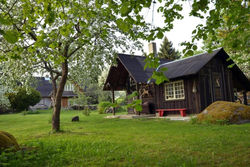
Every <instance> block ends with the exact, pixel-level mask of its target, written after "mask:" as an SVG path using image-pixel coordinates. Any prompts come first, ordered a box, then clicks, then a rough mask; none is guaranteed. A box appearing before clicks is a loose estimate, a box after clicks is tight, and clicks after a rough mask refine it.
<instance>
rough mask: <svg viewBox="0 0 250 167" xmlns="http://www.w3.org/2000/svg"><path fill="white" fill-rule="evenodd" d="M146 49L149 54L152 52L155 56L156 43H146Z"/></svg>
mask: <svg viewBox="0 0 250 167" xmlns="http://www.w3.org/2000/svg"><path fill="white" fill-rule="evenodd" d="M148 51H149V54H151V53H153V54H154V56H157V50H156V43H155V42H150V43H149V44H148Z"/></svg>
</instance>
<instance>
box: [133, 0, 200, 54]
mask: <svg viewBox="0 0 250 167" xmlns="http://www.w3.org/2000/svg"><path fill="white" fill-rule="evenodd" d="M159 6H160V4H159V3H156V5H155V8H154V9H155V10H154V25H155V26H162V24H164V18H163V17H162V16H161V14H160V13H158V12H157V8H158V7H159ZM190 10H191V5H190V4H189V3H188V2H185V3H184V4H183V11H182V15H183V16H184V18H183V19H182V20H176V21H175V22H174V28H173V29H172V30H171V31H170V32H166V33H165V34H164V35H165V36H167V38H168V39H169V40H170V41H171V42H172V43H173V46H174V48H176V49H178V50H179V51H181V50H182V49H183V47H182V46H181V45H180V44H181V42H184V41H191V37H192V31H193V30H194V29H195V27H196V26H197V25H198V24H202V23H205V21H204V20H203V21H202V20H201V19H198V18H195V17H190V16H189V12H190ZM143 14H144V17H145V20H146V21H147V22H148V23H151V22H152V6H151V8H150V9H145V10H144V11H143ZM155 42H156V44H157V50H159V48H160V44H161V43H162V39H157V40H155ZM201 42H202V41H200V42H199V43H198V47H200V46H201V45H202V43H201ZM143 43H144V51H146V52H148V42H146V41H145V42H143ZM136 54H141V53H140V52H139V51H138V52H136Z"/></svg>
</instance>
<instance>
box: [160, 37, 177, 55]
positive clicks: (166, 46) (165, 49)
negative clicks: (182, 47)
mask: <svg viewBox="0 0 250 167" xmlns="http://www.w3.org/2000/svg"><path fill="white" fill-rule="evenodd" d="M158 56H159V58H164V59H169V60H176V59H179V58H180V54H179V52H178V51H176V50H175V49H174V48H173V44H172V42H171V41H169V40H168V38H167V37H164V39H163V43H162V44H161V48H160V51H159V53H158Z"/></svg>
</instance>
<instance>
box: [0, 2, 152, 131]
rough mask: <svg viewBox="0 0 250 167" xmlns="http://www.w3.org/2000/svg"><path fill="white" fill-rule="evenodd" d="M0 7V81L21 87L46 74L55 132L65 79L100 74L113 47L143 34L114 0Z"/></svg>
mask: <svg viewBox="0 0 250 167" xmlns="http://www.w3.org/2000/svg"><path fill="white" fill-rule="evenodd" d="M131 2H132V1H131ZM0 3H1V5H0V16H1V17H0V18H1V20H5V21H6V22H8V24H4V25H2V26H1V33H2V34H3V36H4V37H5V39H7V41H6V40H5V39H3V38H1V39H0V49H1V50H0V51H1V52H0V56H1V58H2V62H1V67H2V71H1V73H2V75H1V78H2V79H4V80H6V85H9V84H10V83H14V84H15V83H16V81H19V82H22V84H23V85H26V84H29V78H31V76H32V74H33V73H46V74H49V75H50V78H51V80H52V85H53V92H52V104H53V118H52V130H54V131H59V130H60V110H61V98H62V93H63V90H64V86H65V83H66V81H67V80H68V78H76V77H77V76H79V75H77V74H79V73H81V71H83V70H84V71H85V73H87V74H89V75H88V76H89V77H92V74H93V73H98V72H100V71H101V69H102V67H103V66H104V64H105V63H109V64H110V62H111V61H112V60H113V59H114V53H115V52H116V51H117V50H116V48H121V49H123V50H128V49H129V48H133V47H131V46H137V44H138V43H137V42H136V41H135V40H136V39H137V38H139V37H140V36H141V37H142V36H144V34H143V32H144V31H146V29H145V28H147V25H146V24H145V23H144V21H143V20H142V19H141V17H140V15H139V14H138V12H136V11H131V10H128V7H129V6H126V8H124V5H122V4H121V3H120V2H115V1H105V2H104V1H88V0H81V1H79V0H64V1H62V0H46V1H44V0H37V1H34V0H24V1H19V0H9V1H1V2H0ZM128 5H129V4H128ZM134 5H136V6H137V4H136V3H134ZM138 5H140V4H138ZM144 5H146V6H149V5H150V4H144ZM136 6H135V7H133V8H134V9H136V8H137V7H136ZM128 14H129V15H128ZM13 34H14V35H13ZM86 71H88V72H86ZM88 76H85V77H88ZM7 81H9V82H7ZM10 81H12V82H10Z"/></svg>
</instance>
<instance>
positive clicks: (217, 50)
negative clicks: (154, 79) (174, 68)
mask: <svg viewBox="0 0 250 167" xmlns="http://www.w3.org/2000/svg"><path fill="white" fill-rule="evenodd" d="M221 49H223V48H222V47H220V48H218V49H214V50H213V51H212V52H211V53H214V52H219V51H220V50H221ZM205 54H208V52H205V53H201V54H197V55H193V56H190V57H185V58H183V59H179V60H174V61H170V62H167V63H163V64H160V65H159V67H157V69H156V71H157V70H158V69H159V68H160V67H162V66H164V65H167V64H171V63H175V62H179V61H183V60H187V59H191V58H194V57H198V56H202V55H205Z"/></svg>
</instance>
